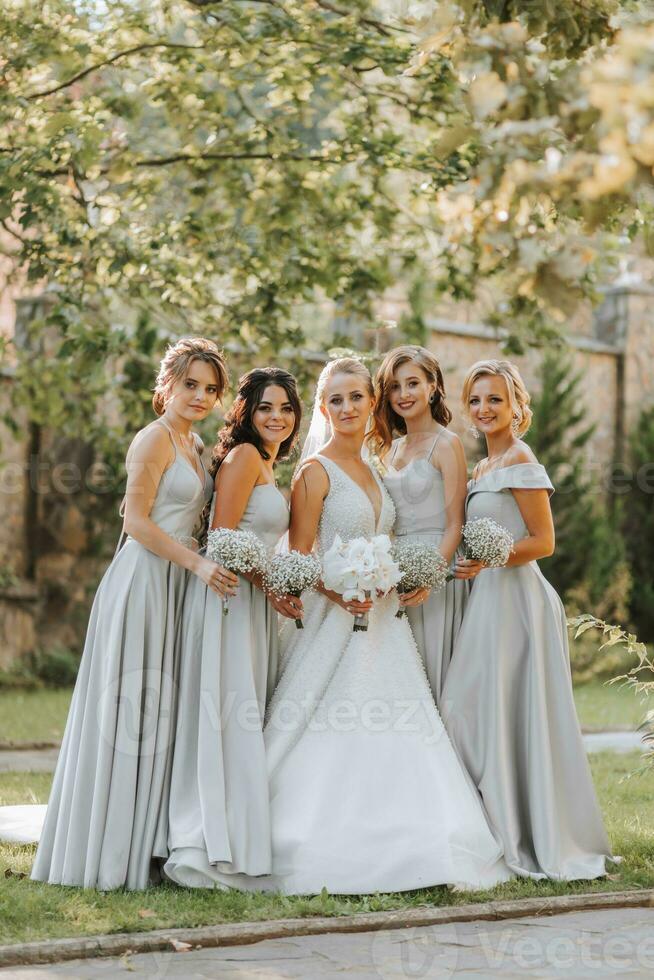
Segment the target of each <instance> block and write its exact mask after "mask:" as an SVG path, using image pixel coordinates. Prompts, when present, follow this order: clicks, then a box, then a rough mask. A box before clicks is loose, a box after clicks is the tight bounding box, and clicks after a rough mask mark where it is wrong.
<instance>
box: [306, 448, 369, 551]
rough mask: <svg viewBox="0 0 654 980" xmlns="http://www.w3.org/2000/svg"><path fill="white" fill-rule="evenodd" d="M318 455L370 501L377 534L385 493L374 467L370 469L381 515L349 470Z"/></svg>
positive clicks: (327, 457) (326, 457) (319, 454)
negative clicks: (376, 490)
mask: <svg viewBox="0 0 654 980" xmlns="http://www.w3.org/2000/svg"><path fill="white" fill-rule="evenodd" d="M316 455H317V456H321V457H322V459H326V460H328V461H329V462H330V463H332V465H333V466H335V467H336V469H337V470H340V472H341V473H342V474H343V475H344V476H345V477H347V479H348V480H349V481H350V483H353V484H354V486H355V487H357V489H359V490H360V491H361V493H362V494H363V496H364V497H365V498H366V500H367V501H368V503H369V505H370V510H371V511H372V516H373V520H374V522H375V534H376V533H377V529H378V528H379V522H380V521H381V516H382V511H383V510H384V491H383V489H382V487H381V486H380V482H379V480H378V479H377V475H376V473H375V471H374V469H373V468H372V466H368V469H369V470H370V472H371V473H372V478H373V480H374V481H375V486H376V487H377V489H378V491H379V515H377V510H376V508H375V505H374V504H373V502H372V500H371V498H370V495H369V494H368V492H367V490H364V489H363V487H362V486H361V484H360V483H357V481H356V480H355V479H354V477H353V476H350V474H349V473H348V472H347V470H344V469H343V467H342V466H339V465H338V463H335V462H334V460H333V459H329V456H322V454H321V453H316ZM366 465H367V464H366Z"/></svg>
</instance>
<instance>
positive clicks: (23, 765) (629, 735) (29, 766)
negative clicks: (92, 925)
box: [0, 732, 643, 772]
mask: <svg viewBox="0 0 654 980" xmlns="http://www.w3.org/2000/svg"><path fill="white" fill-rule="evenodd" d="M642 744H643V743H642V741H641V737H640V735H639V734H638V732H593V733H592V734H588V735H584V745H585V746H586V751H587V752H605V751H606V750H607V749H608V750H611V751H613V752H631V751H632V750H633V749H639V748H642ZM58 755H59V749H0V772H54V768H55V764H56V762H57V756H58Z"/></svg>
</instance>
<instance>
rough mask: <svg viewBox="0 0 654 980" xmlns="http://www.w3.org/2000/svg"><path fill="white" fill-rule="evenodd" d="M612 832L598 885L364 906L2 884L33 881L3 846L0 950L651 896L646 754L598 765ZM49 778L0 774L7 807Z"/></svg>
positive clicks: (166, 889)
mask: <svg viewBox="0 0 654 980" xmlns="http://www.w3.org/2000/svg"><path fill="white" fill-rule="evenodd" d="M591 762H592V767H593V775H594V778H595V783H596V786H597V790H598V793H599V796H600V801H601V804H602V808H603V811H604V817H605V820H606V824H607V828H608V831H609V834H610V837H611V841H612V844H613V847H614V850H615V853H616V854H620V855H622V856H623V858H624V861H623V863H622V864H621V865H619V866H617V867H616V868H615V869H613V870H612V873H611V875H610V877H609V878H606V879H603V880H599V881H595V882H576V883H574V884H564V883H557V882H549V881H547V882H532V881H525V880H519V881H513V882H509V883H507V884H505V885H501V886H499V887H498V888H496V889H494V890H493V891H491V892H477V893H470V892H467V893H457V894H452V893H451V892H449V891H448V890H447V889H446V888H433V889H428V890H425V891H419V892H410V893H408V894H407V893H405V894H394V895H372V896H364V897H361V898H360V897H343V898H338V897H333V896H331V895H326V894H325V895H319V896H317V897H314V898H279V897H275V896H271V895H264V894H258V895H251V894H243V893H240V892H220V891H216V892H211V891H187V890H185V889H181V888H176V887H175V886H173V885H166V886H160V887H158V888H153V889H151V890H149V891H147V892H131V893H130V892H111V893H100V892H96V891H90V890H89V891H84V890H81V889H75V888H62V887H58V886H56V887H55V886H50V885H43V884H37V883H36V882H32V881H30V880H29V879H27V878H24V879H19V878H17V877H9V878H7V877H5V870H6V869H7V868H11V869H12V870H13V871H16V872H20V871H29V868H30V866H31V862H32V858H33V854H34V848H32V847H12V846H9V845H4V846H3V845H0V923H1V925H0V943H17V942H21V941H29V940H35V939H46V938H51V937H55V936H80V935H90V934H93V933H103V932H140V931H143V930H147V929H157V928H171V927H174V926H200V925H207V924H210V923H217V922H238V921H255V920H258V919H259V920H260V919H274V918H283V917H286V916H312V915H347V914H349V913H352V912H370V911H381V910H387V909H398V908H407V907H415V906H418V905H423V906H424V905H432V906H436V905H460V904H465V903H467V902H470V901H487V900H488V899H489V898H506V899H508V898H528V897H534V896H547V895H562V894H575V893H580V892H588V891H616V890H620V889H625V888H652V887H654V772H651V773H647V774H646V775H643V776H637V777H633V778H631V779H628V780H623V777H624V776H626V775H627V774H628V773H629V772H631V771H632V770H633V769H635V768H636V767H637V766H638V764H639V753H637V752H634V753H631V754H629V755H616V754H613V753H609V752H606V753H600V754H597V755H594V756H592V757H591ZM49 784H50V776H49V775H44V774H40V773H38V774H32V773H10V774H0V804H1V803H4V804H7V803H20V802H28V801H29V802H33V801H36V802H45V801H46V799H47V794H48V788H49Z"/></svg>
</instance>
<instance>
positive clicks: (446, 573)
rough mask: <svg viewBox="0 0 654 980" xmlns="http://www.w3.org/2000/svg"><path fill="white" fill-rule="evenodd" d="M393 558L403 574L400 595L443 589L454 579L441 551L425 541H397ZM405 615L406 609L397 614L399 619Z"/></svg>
mask: <svg viewBox="0 0 654 980" xmlns="http://www.w3.org/2000/svg"><path fill="white" fill-rule="evenodd" d="M393 558H394V559H395V561H396V562H397V564H398V565H399V567H400V571H401V573H402V578H401V579H400V581H399V582H398V585H397V591H398V592H399V593H403V592H413V591H414V589H433V590H438V589H442V588H444V587H445V585H446V584H447V582H448V581H449V579H450V578H452V577H453V576H452V575H451V574H450V567H449V565H448V563H447V561H446V560H445V558H443V556H442V555H441V553H440V551H439V550H438V549H437V548H434V547H433V546H432V545H428V544H425V543H424V542H423V541H396V542H395V544H394V545H393ZM405 614H406V610H405V609H400V610H399V611H398V612H397V613H396V615H397V617H398V619H399V618H400V617H401V616H403V615H405Z"/></svg>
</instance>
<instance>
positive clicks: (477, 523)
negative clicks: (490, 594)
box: [462, 517, 513, 568]
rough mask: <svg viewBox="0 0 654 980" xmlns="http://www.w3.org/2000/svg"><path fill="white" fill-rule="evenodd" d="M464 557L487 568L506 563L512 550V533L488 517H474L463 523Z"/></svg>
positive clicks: (499, 566) (497, 566)
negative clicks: (481, 563)
mask: <svg viewBox="0 0 654 980" xmlns="http://www.w3.org/2000/svg"><path fill="white" fill-rule="evenodd" d="M462 533H463V543H464V546H465V556H466V558H472V559H473V561H480V562H483V564H484V565H487V566H488V567H489V568H501V566H502V565H506V563H507V561H508V560H509V555H510V554H511V552H512V551H513V535H512V534H511V532H510V531H508V530H507V529H506V528H505V527H502V525H501V524H498V523H497V521H494V520H492V518H490V517H476V518H474V519H473V520H471V521H467V522H466V523H465V524H464V525H463V532H462Z"/></svg>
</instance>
